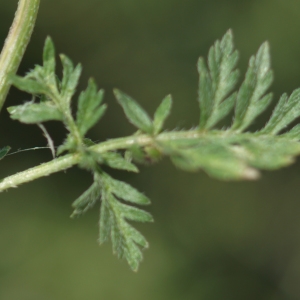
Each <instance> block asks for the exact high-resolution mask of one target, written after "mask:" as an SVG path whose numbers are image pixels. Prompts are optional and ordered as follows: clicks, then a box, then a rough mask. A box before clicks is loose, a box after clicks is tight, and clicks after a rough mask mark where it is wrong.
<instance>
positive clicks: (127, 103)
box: [114, 89, 153, 134]
mask: <svg viewBox="0 0 300 300" xmlns="http://www.w3.org/2000/svg"><path fill="white" fill-rule="evenodd" d="M114 94H115V96H116V98H117V100H118V102H119V104H120V105H121V106H122V108H123V110H124V112H125V115H126V117H127V118H128V120H129V122H130V123H132V124H133V125H134V126H136V127H137V128H139V129H140V130H141V131H143V132H145V133H149V134H152V133H153V123H152V120H151V119H150V117H149V116H148V114H147V113H146V112H145V110H144V109H143V108H142V107H141V106H140V105H139V104H138V103H137V102H136V101H135V100H133V99H132V98H131V97H130V96H128V95H126V94H125V93H123V92H121V91H120V90H117V89H114Z"/></svg>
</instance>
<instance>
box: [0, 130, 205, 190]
mask: <svg viewBox="0 0 300 300" xmlns="http://www.w3.org/2000/svg"><path fill="white" fill-rule="evenodd" d="M203 135H205V133H201V132H199V131H180V132H166V133H162V134H160V135H158V136H157V137H152V136H150V135H137V136H129V137H123V138H117V139H112V140H108V141H105V142H102V143H99V144H97V145H94V146H91V147H89V149H90V150H94V151H97V152H98V153H104V152H107V151H115V150H120V149H128V148H130V147H131V146H133V145H139V146H150V145H153V144H154V143H155V141H168V140H176V139H194V138H195V139H196V138H199V137H200V136H203ZM79 162H80V154H78V153H75V154H67V155H65V156H62V157H59V158H56V159H53V160H52V161H50V162H46V163H43V164H41V165H39V166H37V167H33V168H30V169H28V170H26V171H23V172H19V173H17V174H15V175H12V176H9V177H6V178H4V179H2V180H1V181H0V192H2V191H4V190H6V189H9V188H12V187H17V186H18V185H20V184H22V183H26V182H30V181H33V180H35V179H38V178H40V177H44V176H48V175H50V174H53V173H56V172H60V171H63V170H66V169H68V168H71V167H72V166H74V165H76V164H78V163H79Z"/></svg>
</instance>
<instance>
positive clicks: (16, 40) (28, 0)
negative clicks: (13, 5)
mask: <svg viewBox="0 0 300 300" xmlns="http://www.w3.org/2000/svg"><path fill="white" fill-rule="evenodd" d="M39 4H40V0H19V3H18V9H17V11H16V15H15V18H14V21H13V24H12V26H11V28H10V31H9V34H8V36H7V38H6V41H5V44H4V47H3V49H2V52H1V55H0V111H1V109H2V107H3V104H4V102H5V99H6V96H7V93H8V91H9V88H10V82H9V76H8V75H10V74H15V73H16V72H17V70H18V67H19V65H20V63H21V60H22V58H23V55H24V53H25V50H26V47H27V45H28V43H29V41H30V37H31V34H32V31H33V28H34V25H35V21H36V17H37V13H38V8H39Z"/></svg>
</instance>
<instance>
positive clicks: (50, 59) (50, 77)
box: [43, 36, 56, 86]
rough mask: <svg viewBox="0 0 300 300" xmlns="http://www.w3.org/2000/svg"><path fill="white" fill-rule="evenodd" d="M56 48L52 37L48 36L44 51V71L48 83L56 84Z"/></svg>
mask: <svg viewBox="0 0 300 300" xmlns="http://www.w3.org/2000/svg"><path fill="white" fill-rule="evenodd" d="M55 67H56V61H55V48H54V44H53V41H52V39H51V38H50V37H49V36H48V37H47V38H46V41H45V45H44V51H43V71H44V77H45V81H47V82H48V84H50V85H53V86H55V85H56V79H55Z"/></svg>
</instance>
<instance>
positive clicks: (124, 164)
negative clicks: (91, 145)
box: [92, 151, 139, 173]
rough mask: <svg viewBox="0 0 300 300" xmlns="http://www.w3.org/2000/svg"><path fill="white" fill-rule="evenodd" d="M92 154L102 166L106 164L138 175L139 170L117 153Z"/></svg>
mask: <svg viewBox="0 0 300 300" xmlns="http://www.w3.org/2000/svg"><path fill="white" fill-rule="evenodd" d="M92 154H93V156H94V158H95V160H96V161H97V162H98V163H100V164H106V165H107V166H109V167H111V168H113V169H118V170H125V171H129V172H136V173H138V172H139V170H138V168H137V167H136V166H135V165H134V164H133V163H131V162H130V161H128V160H126V159H125V158H124V157H123V156H122V155H121V154H120V153H117V152H105V153H97V152H96V151H92Z"/></svg>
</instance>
